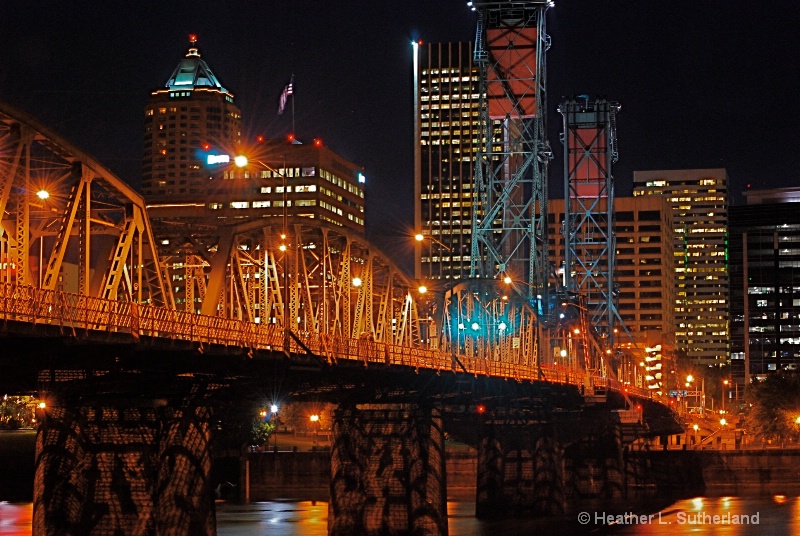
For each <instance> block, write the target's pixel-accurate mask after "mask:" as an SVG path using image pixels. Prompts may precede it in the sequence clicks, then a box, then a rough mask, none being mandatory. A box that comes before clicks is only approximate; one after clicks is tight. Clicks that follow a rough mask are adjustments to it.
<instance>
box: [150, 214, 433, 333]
mask: <svg viewBox="0 0 800 536" xmlns="http://www.w3.org/2000/svg"><path fill="white" fill-rule="evenodd" d="M156 228H157V234H158V237H159V239H160V240H162V241H163V242H165V243H166V242H169V245H168V246H162V256H163V258H164V259H165V262H166V263H167V264H168V265H171V266H172V267H173V268H172V273H178V272H179V271H180V272H182V273H185V274H186V289H187V292H186V296H187V297H192V298H193V299H195V301H200V302H202V306H201V309H202V312H203V314H207V315H216V316H223V317H227V318H239V319H243V320H250V321H255V322H259V323H263V322H267V323H276V324H279V325H282V326H288V327H289V328H290V329H291V330H292V331H293V332H297V333H300V332H315V333H322V334H330V335H337V336H342V337H350V338H354V339H358V338H361V339H369V340H375V341H380V342H392V343H394V344H402V343H406V344H414V343H415V342H416V341H418V338H419V319H418V317H417V307H416V304H415V303H414V301H413V300H412V298H411V294H410V290H411V288H412V282H411V280H409V279H408V278H407V277H406V276H405V274H404V273H403V272H402V270H400V269H399V268H398V267H397V266H396V265H395V264H394V262H393V261H391V260H390V259H389V258H388V257H386V256H385V255H384V254H383V253H382V252H381V251H380V250H378V248H377V247H376V246H374V245H373V244H370V243H369V242H368V241H367V240H366V239H365V238H364V237H363V236H362V235H359V234H357V233H353V232H350V231H347V230H346V229H344V228H341V227H338V226H334V225H330V224H326V223H323V222H319V221H318V220H312V219H308V218H290V219H289V221H288V225H287V232H284V227H283V223H282V222H272V221H264V220H258V221H251V222H247V223H241V224H238V225H233V226H227V227H214V226H208V225H195V226H193V225H191V224H189V225H180V226H171V227H170V228H166V227H164V228H162V226H160V225H158V224H156ZM284 235H285V238H283V236H284ZM282 248H285V249H282ZM189 267H191V269H190V268H189ZM200 274H202V276H201V275H200ZM189 277H192V278H193V279H194V280H190V279H189ZM198 278H199V279H198ZM356 282H357V283H356ZM197 298H199V300H197ZM186 307H187V308H190V305H189V304H188V303H187V304H186ZM191 307H193V306H191ZM285 319H291V320H290V321H288V322H286V321H285Z"/></svg>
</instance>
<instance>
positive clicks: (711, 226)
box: [633, 169, 730, 365]
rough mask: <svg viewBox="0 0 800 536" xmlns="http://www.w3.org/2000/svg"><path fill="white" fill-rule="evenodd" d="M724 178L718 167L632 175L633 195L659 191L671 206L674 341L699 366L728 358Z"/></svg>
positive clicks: (724, 361) (655, 193) (725, 176)
mask: <svg viewBox="0 0 800 536" xmlns="http://www.w3.org/2000/svg"><path fill="white" fill-rule="evenodd" d="M727 182H728V179H727V172H726V171H725V170H724V169H684V170H666V171H635V172H634V174H633V184H634V191H633V195H634V196H635V197H636V196H644V195H661V196H664V197H666V199H667V200H668V201H669V204H670V205H671V207H672V226H673V230H674V233H675V241H674V246H675V247H674V255H675V338H676V344H677V348H678V351H679V352H683V354H684V355H685V356H686V357H687V358H689V359H690V360H691V361H692V362H695V363H698V364H704V365H724V364H726V363H727V362H728V359H729V357H730V356H729V353H730V342H729V312H730V311H729V300H728V264H727V263H728V259H727V254H728V242H727V238H728V237H727V233H728V192H727Z"/></svg>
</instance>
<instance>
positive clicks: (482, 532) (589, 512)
mask: <svg viewBox="0 0 800 536" xmlns="http://www.w3.org/2000/svg"><path fill="white" fill-rule="evenodd" d="M654 504H656V503H651V506H652V505H654ZM582 508H583V509H582V510H579V511H576V512H573V513H570V514H569V515H566V516H563V517H550V518H537V519H509V520H499V521H480V520H477V519H475V517H474V514H475V506H474V503H472V502H467V501H463V502H461V501H453V502H449V503H448V526H449V533H450V536H528V535H537V536H538V535H548V534H554V535H558V536H571V535H583V534H586V535H591V534H643V535H652V536H675V535H680V534H692V535H706V534H711V535H717V534H719V535H751V534H752V535H756V534H758V535H768V536H780V535H798V536H800V494H795V495H772V496H757V497H753V496H749V497H736V496H720V497H694V498H687V499H679V500H675V501H671V502H669V501H667V502H662V503H661V504H660V505H659V506H656V507H655V508H647V505H642V504H639V505H637V506H636V508H635V509H634V508H630V509H626V508H625V505H624V504H621V505H617V506H615V507H614V508H608V507H607V506H597V507H592V506H591V505H589V506H584V507H582ZM31 511H32V505H31V503H7V502H0V536H12V535H13V536H30V534H31ZM327 533H328V503H326V502H322V501H313V502H312V501H268V502H258V503H251V504H233V503H220V504H218V505H217V534H218V536H326V535H327Z"/></svg>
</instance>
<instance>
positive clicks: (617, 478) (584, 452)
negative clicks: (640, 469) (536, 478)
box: [564, 425, 626, 501]
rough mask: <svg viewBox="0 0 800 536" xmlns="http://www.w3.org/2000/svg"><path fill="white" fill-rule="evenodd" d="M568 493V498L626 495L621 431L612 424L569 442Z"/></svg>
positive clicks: (567, 455) (566, 493)
mask: <svg viewBox="0 0 800 536" xmlns="http://www.w3.org/2000/svg"><path fill="white" fill-rule="evenodd" d="M564 482H565V490H564V491H565V496H566V498H567V500H568V501H573V500H579V499H586V498H602V499H619V498H622V497H624V496H625V492H626V485H625V462H624V460H623V447H622V433H621V428H620V426H618V425H612V426H609V427H608V428H606V429H604V430H602V431H601V432H599V433H595V434H592V435H588V436H586V437H584V438H582V439H581V440H580V441H577V442H575V443H573V444H571V445H569V446H568V447H567V448H566V449H565V454H564Z"/></svg>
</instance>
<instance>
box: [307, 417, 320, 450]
mask: <svg viewBox="0 0 800 536" xmlns="http://www.w3.org/2000/svg"><path fill="white" fill-rule="evenodd" d="M309 420H310V421H311V422H312V423H314V424H315V425H316V426H315V427H314V446H315V447H316V446H317V441H318V439H317V434H318V433H319V415H317V414H316V413H315V414H314V415H312V416H311V417H309Z"/></svg>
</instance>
